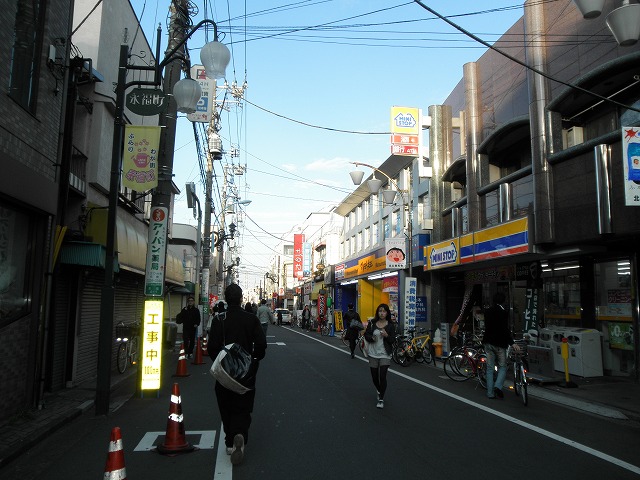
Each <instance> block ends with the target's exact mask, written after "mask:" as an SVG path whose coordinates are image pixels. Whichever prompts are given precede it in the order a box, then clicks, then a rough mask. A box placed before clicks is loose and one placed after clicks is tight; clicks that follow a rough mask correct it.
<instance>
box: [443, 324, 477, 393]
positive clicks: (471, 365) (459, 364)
mask: <svg viewBox="0 0 640 480" xmlns="http://www.w3.org/2000/svg"><path fill="white" fill-rule="evenodd" d="M459 337H462V344H461V345H460V346H459V347H455V348H454V349H453V350H452V351H451V353H450V354H449V356H448V357H446V358H445V359H444V363H443V365H442V368H443V369H444V373H445V374H446V375H447V377H449V378H450V379H451V380H454V381H456V382H464V381H466V380H469V379H470V378H474V377H475V378H477V379H478V381H479V382H480V385H482V387H483V388H486V386H487V356H486V354H485V353H484V351H483V348H482V346H481V345H478V344H477V343H475V342H474V341H473V340H472V341H467V339H466V333H464V332H463V333H462V334H461V335H459Z"/></svg>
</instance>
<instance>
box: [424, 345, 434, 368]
mask: <svg viewBox="0 0 640 480" xmlns="http://www.w3.org/2000/svg"><path fill="white" fill-rule="evenodd" d="M421 357H422V361H423V362H424V363H425V364H428V363H433V364H434V365H435V364H436V355H435V351H434V350H433V344H432V343H430V342H429V343H427V344H426V345H425V346H424V348H423V349H422V355H421Z"/></svg>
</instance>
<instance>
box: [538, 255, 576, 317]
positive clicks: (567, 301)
mask: <svg viewBox="0 0 640 480" xmlns="http://www.w3.org/2000/svg"><path fill="white" fill-rule="evenodd" d="M541 267H542V278H543V279H544V322H545V325H546V326H547V327H548V326H549V325H555V326H561V327H564V326H570V327H579V326H580V323H579V322H580V318H581V315H580V312H581V309H580V264H579V263H578V262H577V261H562V262H556V263H547V262H544V261H543V262H541Z"/></svg>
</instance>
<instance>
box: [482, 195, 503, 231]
mask: <svg viewBox="0 0 640 480" xmlns="http://www.w3.org/2000/svg"><path fill="white" fill-rule="evenodd" d="M480 198H481V202H482V207H483V208H482V217H483V218H482V226H483V228H486V227H493V226H494V225H498V224H499V223H500V213H499V210H498V191H497V190H494V191H492V192H489V193H487V194H486V195H484V196H482V197H480Z"/></svg>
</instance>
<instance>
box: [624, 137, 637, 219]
mask: <svg viewBox="0 0 640 480" xmlns="http://www.w3.org/2000/svg"><path fill="white" fill-rule="evenodd" d="M622 165H623V166H624V203H625V205H626V206H627V207H633V206H639V205H640V127H622Z"/></svg>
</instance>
